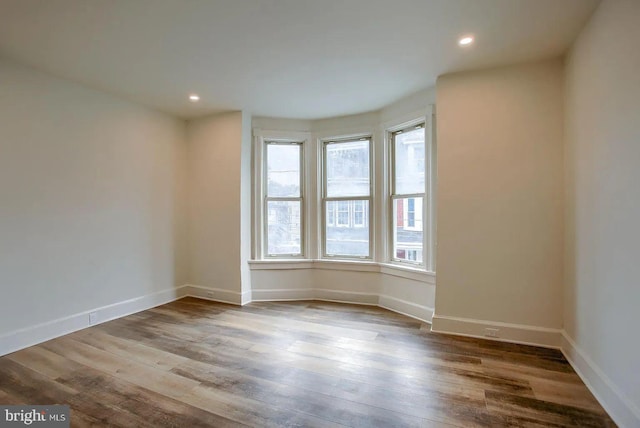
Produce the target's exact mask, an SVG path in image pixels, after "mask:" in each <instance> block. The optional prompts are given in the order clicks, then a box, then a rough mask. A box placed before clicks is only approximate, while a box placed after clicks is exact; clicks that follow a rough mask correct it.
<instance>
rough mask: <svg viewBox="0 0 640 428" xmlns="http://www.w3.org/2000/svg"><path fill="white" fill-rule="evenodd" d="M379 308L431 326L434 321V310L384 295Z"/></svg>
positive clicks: (379, 301)
mask: <svg viewBox="0 0 640 428" xmlns="http://www.w3.org/2000/svg"><path fill="white" fill-rule="evenodd" d="M378 306H380V307H381V308H385V309H389V310H390V311H393V312H397V313H399V314H402V315H406V316H408V317H411V318H415V319H417V320H420V321H424V322H426V323H429V324H431V323H432V320H433V308H430V307H428V306H423V305H418V304H417V303H413V302H407V301H406V300H402V299H398V298H395V297H391V296H387V295H384V294H381V295H380V298H379V299H378Z"/></svg>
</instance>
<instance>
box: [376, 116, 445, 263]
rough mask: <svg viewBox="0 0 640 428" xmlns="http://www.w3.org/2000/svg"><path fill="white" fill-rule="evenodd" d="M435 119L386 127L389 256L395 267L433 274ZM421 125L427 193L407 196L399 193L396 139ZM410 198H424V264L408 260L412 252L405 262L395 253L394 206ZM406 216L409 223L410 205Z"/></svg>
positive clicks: (419, 119) (426, 117)
mask: <svg viewBox="0 0 640 428" xmlns="http://www.w3.org/2000/svg"><path fill="white" fill-rule="evenodd" d="M432 125H433V118H432V116H431V115H430V114H427V115H425V116H424V117H418V118H416V119H413V120H409V121H406V122H403V123H401V124H397V125H395V126H388V127H387V128H386V141H387V143H388V150H387V156H388V159H389V162H388V174H387V180H388V181H387V182H388V186H389V187H388V190H389V193H388V198H387V200H388V208H387V213H388V216H389V217H388V218H389V221H388V222H387V227H388V228H389V231H388V233H387V240H388V241H387V242H388V245H387V251H388V253H387V257H388V259H389V261H390V262H391V263H393V264H398V265H404V266H411V267H417V268H420V269H425V270H427V271H433V268H434V266H435V260H434V257H433V255H434V253H435V248H434V243H435V239H434V220H435V219H434V215H433V214H434V213H433V212H432V210H433V197H434V194H433V191H432V190H433V185H434V183H433V181H434V179H433V178H434V177H433V176H432V172H433V165H432V161H433V159H434V154H435V153H434V152H433V134H432V133H433V126H432ZM418 126H420V127H421V128H423V129H424V133H425V136H424V138H425V148H424V153H425V160H424V168H425V172H424V181H425V189H424V193H407V194H398V193H397V192H396V180H395V165H396V162H395V161H396V153H395V136H396V135H398V134H400V133H402V132H406V131H411V130H413V129H415V128H416V127H418ZM408 198H422V213H421V214H422V215H421V218H422V261H421V262H418V261H411V260H408V253H405V254H407V256H406V258H405V259H402V258H399V257H397V256H396V253H395V248H394V247H395V246H396V245H395V242H396V236H395V234H396V215H395V212H394V206H395V201H396V200H402V199H408ZM416 203H417V201H416V202H414V211H416V205H415V204H416ZM404 211H405V212H406V213H405V214H404V215H405V216H406V217H407V223H408V206H407V207H406V210H404ZM405 228H406V229H407V230H417V228H416V227H415V226H414V227H406V226H405ZM405 250H406V251H411V250H412V249H405Z"/></svg>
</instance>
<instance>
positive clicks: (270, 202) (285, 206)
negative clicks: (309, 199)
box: [264, 141, 303, 257]
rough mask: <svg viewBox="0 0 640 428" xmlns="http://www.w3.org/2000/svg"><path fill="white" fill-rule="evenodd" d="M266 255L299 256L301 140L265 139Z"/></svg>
mask: <svg viewBox="0 0 640 428" xmlns="http://www.w3.org/2000/svg"><path fill="white" fill-rule="evenodd" d="M264 159H265V168H264V170H265V175H266V177H265V178H266V180H265V184H266V189H265V198H264V199H265V200H264V210H265V211H266V213H267V215H266V216H265V217H266V218H267V222H266V233H265V235H266V243H265V244H266V245H265V247H266V255H267V256H268V257H285V256H286V257H291V256H301V255H302V248H303V245H302V236H303V232H302V222H301V219H302V215H301V214H302V207H303V194H302V189H303V185H302V183H303V174H302V159H303V157H302V143H288V142H287V143H283V142H272V141H268V142H266V150H265V158H264Z"/></svg>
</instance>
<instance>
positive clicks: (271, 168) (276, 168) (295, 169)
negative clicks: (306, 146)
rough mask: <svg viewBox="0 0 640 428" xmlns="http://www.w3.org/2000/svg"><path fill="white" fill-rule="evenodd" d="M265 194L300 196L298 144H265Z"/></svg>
mask: <svg viewBox="0 0 640 428" xmlns="http://www.w3.org/2000/svg"><path fill="white" fill-rule="evenodd" d="M267 196H270V197H298V196H300V145H299V144H267Z"/></svg>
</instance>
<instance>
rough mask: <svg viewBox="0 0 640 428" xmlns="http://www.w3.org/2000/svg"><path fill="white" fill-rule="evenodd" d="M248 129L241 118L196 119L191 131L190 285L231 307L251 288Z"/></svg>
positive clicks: (235, 114) (229, 115) (239, 115)
mask: <svg viewBox="0 0 640 428" xmlns="http://www.w3.org/2000/svg"><path fill="white" fill-rule="evenodd" d="M245 128H248V124H247V122H246V119H243V113H242V112H233V113H226V114H221V115H216V116H211V117H207V118H203V119H197V120H194V121H190V122H189V124H188V127H187V130H188V159H189V202H190V206H189V258H190V270H189V282H190V283H191V284H193V285H197V286H200V287H205V288H208V289H215V290H214V294H213V295H209V296H208V297H212V298H215V299H220V300H226V301H229V302H232V303H241V301H242V298H241V293H242V292H243V290H244V291H248V288H249V286H248V285H247V281H248V280H249V271H248V268H247V267H246V260H247V259H248V257H249V256H250V251H251V248H250V245H251V244H250V227H251V217H250V215H251V214H250V212H247V209H249V208H250V203H251V193H250V182H251V181H250V169H249V168H250V162H251V150H250V144H251V142H250V139H247V137H245V136H243V129H245ZM249 138H250V137H249ZM247 178H248V179H249V181H248V182H245V180H246V179H247ZM243 238H244V240H243ZM243 280H244V281H245V285H244V286H243ZM205 296H206V295H205Z"/></svg>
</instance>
